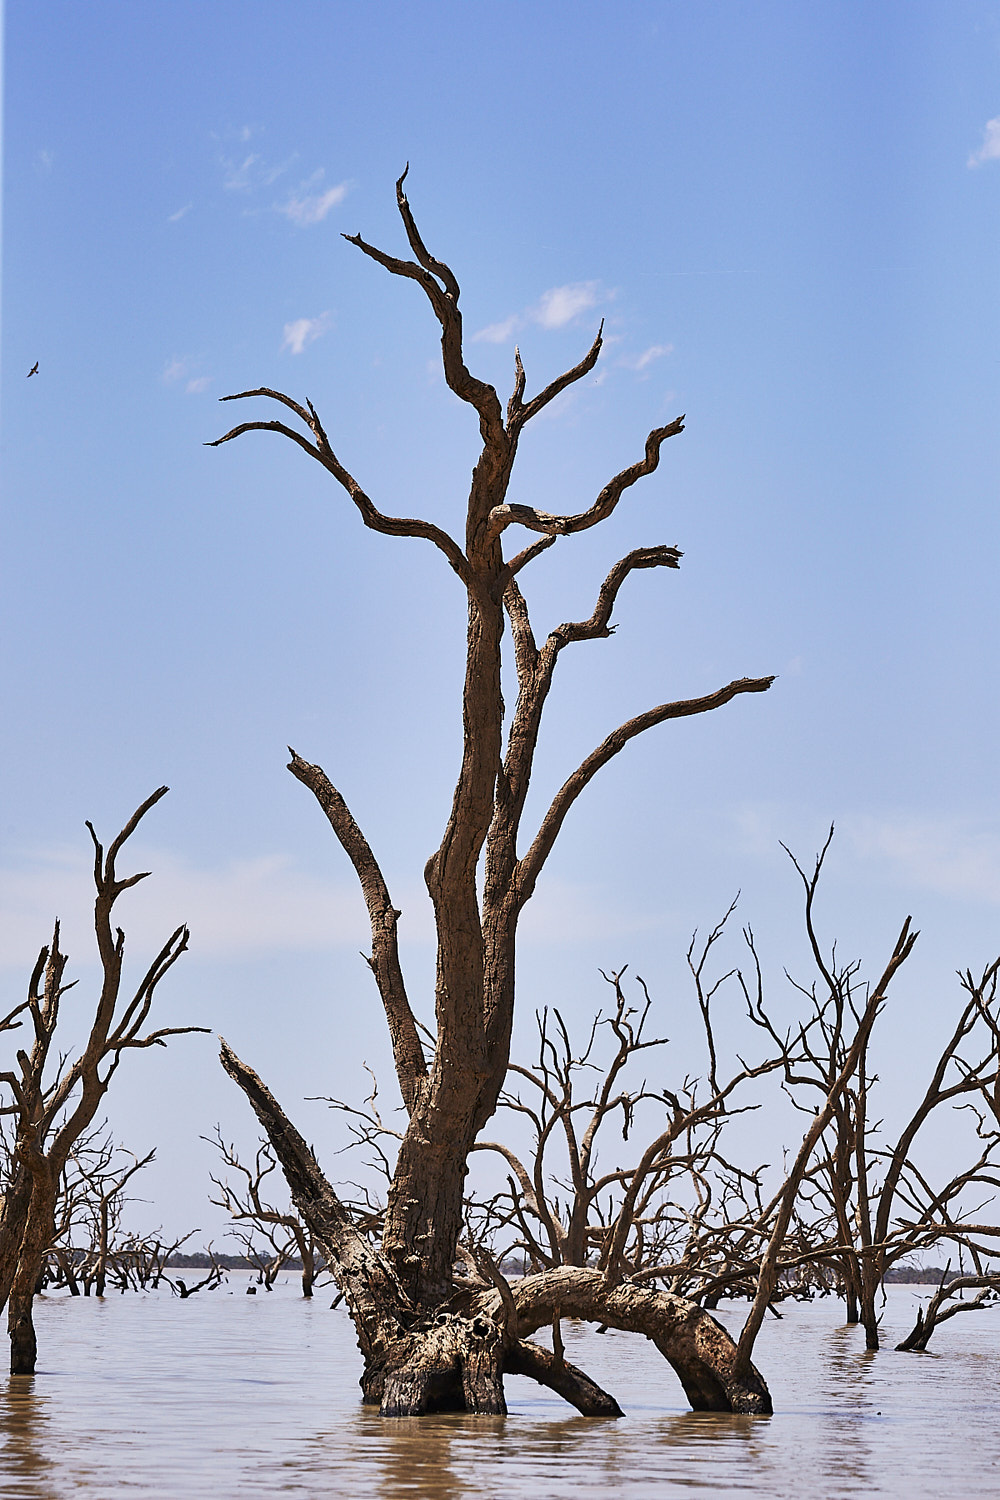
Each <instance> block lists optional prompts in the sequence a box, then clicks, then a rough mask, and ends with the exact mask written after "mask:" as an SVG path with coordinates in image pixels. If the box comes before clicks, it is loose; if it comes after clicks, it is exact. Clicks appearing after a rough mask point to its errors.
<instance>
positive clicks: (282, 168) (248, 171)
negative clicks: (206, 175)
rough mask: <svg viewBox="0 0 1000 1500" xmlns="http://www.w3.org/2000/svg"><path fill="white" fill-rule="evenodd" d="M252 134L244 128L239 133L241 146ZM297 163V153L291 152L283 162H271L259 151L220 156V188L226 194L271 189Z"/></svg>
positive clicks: (247, 128) (246, 127)
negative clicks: (223, 189) (221, 174)
mask: <svg viewBox="0 0 1000 1500" xmlns="http://www.w3.org/2000/svg"><path fill="white" fill-rule="evenodd" d="M251 134H252V132H250V129H249V126H245V127H244V129H243V131H241V132H240V133H239V141H240V144H241V145H244V144H246V143H247V142H248V141H249V139H250V135H251ZM296 161H298V152H297V151H293V152H292V154H291V156H288V157H286V159H285V160H284V161H281V162H272V161H268V159H267V157H266V156H265V155H264V154H263V153H262V152H260V151H248V152H246V153H245V154H241V155H239V156H236V157H231V156H227V155H224V154H220V156H219V162H220V164H221V166H222V173H223V176H222V186H223V187H224V188H225V190H226V192H227V193H247V194H249V193H255V192H259V191H260V190H261V189H262V188H269V187H273V186H274V184H275V183H276V182H277V180H278V178H279V177H283V176H284V174H285V173H286V172H287V171H288V170H289V169H290V168H291V167H292V166H294V164H295V162H296Z"/></svg>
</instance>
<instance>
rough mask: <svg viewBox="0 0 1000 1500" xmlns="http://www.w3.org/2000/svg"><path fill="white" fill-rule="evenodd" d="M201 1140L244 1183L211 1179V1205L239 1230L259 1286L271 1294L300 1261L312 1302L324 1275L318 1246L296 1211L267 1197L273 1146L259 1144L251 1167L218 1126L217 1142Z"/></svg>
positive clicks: (236, 1233) (237, 1235) (304, 1285)
mask: <svg viewBox="0 0 1000 1500" xmlns="http://www.w3.org/2000/svg"><path fill="white" fill-rule="evenodd" d="M202 1140H204V1141H208V1143H209V1145H211V1146H214V1147H215V1148H216V1150H217V1151H218V1153H219V1155H220V1156H221V1157H222V1161H223V1165H224V1166H225V1167H228V1169H229V1171H230V1172H232V1173H235V1175H236V1177H237V1179H238V1180H239V1179H242V1181H240V1185H239V1186H238V1187H234V1186H233V1184H232V1182H231V1181H230V1180H229V1178H228V1177H215V1176H213V1177H212V1179H211V1181H212V1185H213V1187H214V1188H215V1189H216V1195H217V1196H215V1197H212V1198H210V1200H209V1201H210V1202H212V1203H214V1204H215V1206H216V1207H217V1208H224V1209H225V1210H226V1212H227V1213H228V1214H229V1216H230V1217H231V1218H232V1220H233V1222H234V1224H235V1225H236V1226H237V1227H236V1228H235V1229H233V1230H232V1231H231V1235H232V1237H233V1238H235V1239H236V1240H238V1241H239V1243H240V1245H241V1246H242V1247H243V1253H244V1255H245V1256H246V1258H247V1261H248V1262H249V1264H250V1265H251V1266H255V1267H256V1269H257V1271H258V1273H259V1280H260V1283H261V1285H263V1286H264V1288H265V1290H266V1291H270V1290H271V1287H272V1286H273V1285H274V1281H275V1278H276V1277H277V1276H278V1275H279V1273H280V1272H281V1271H282V1269H283V1268H284V1267H285V1266H286V1265H288V1263H289V1261H292V1260H294V1259H295V1258H296V1257H298V1260H299V1263H300V1265H301V1267H302V1295H303V1297H311V1296H312V1294H313V1287H314V1286H315V1284H316V1278H317V1276H318V1275H319V1274H320V1272H321V1271H322V1269H323V1260H322V1256H321V1255H317V1246H316V1241H315V1239H314V1237H313V1234H312V1231H311V1230H310V1228H309V1226H308V1224H306V1223H305V1222H304V1221H303V1220H302V1219H301V1218H300V1217H299V1215H298V1214H297V1213H295V1212H294V1211H293V1210H291V1209H288V1208H278V1207H276V1206H275V1204H273V1203H271V1202H269V1201H268V1199H267V1197H265V1192H266V1183H267V1179H268V1178H269V1177H270V1176H271V1175H272V1174H273V1173H274V1172H275V1171H276V1170H277V1167H278V1163H277V1161H276V1160H275V1158H274V1155H273V1153H272V1151H271V1148H270V1145H269V1143H268V1142H267V1141H266V1140H263V1141H261V1142H260V1144H259V1145H258V1147H257V1151H256V1154H255V1156H254V1162H253V1166H252V1167H248V1166H247V1165H246V1164H245V1163H244V1162H242V1161H241V1160H240V1156H239V1152H238V1151H237V1149H236V1147H235V1146H234V1145H233V1143H232V1142H231V1141H226V1139H225V1137H224V1136H223V1134H222V1129H221V1127H220V1126H218V1125H216V1127H215V1134H214V1136H207V1135H206V1136H202Z"/></svg>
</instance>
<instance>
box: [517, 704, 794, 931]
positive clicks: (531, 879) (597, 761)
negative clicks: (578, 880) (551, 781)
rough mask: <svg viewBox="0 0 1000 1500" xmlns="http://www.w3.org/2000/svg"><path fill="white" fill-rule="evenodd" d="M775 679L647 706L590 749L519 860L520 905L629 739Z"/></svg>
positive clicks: (532, 888) (710, 708)
mask: <svg viewBox="0 0 1000 1500" xmlns="http://www.w3.org/2000/svg"><path fill="white" fill-rule="evenodd" d="M773 681H774V678H773V677H740V678H738V679H737V680H736V681H735V682H730V683H728V684H727V686H726V687H724V688H719V689H718V691H717V692H715V693H708V694H707V695H706V696H705V697H704V698H688V699H683V700H681V701H680V702H678V703H661V704H660V706H659V707H658V708H651V709H648V710H647V711H646V713H644V714H639V715H637V717H636V718H634V719H629V720H628V721H627V723H625V724H622V725H621V726H620V727H619V728H618V729H615V730H613V731H612V733H611V734H609V735H608V737H607V739H605V740H603V741H602V743H601V744H600V745H598V747H597V749H596V750H593V751H591V753H590V755H588V756H587V759H586V760H585V761H583V762H582V764H581V765H580V766H578V767H577V769H576V770H575V771H574V772H573V774H572V776H570V777H569V779H568V780H567V781H565V782H563V785H562V786H561V787H560V789H559V791H558V792H557V793H556V795H555V797H554V798H553V800H552V803H551V805H550V807H549V810H548V812H547V813H546V814H545V817H544V818H543V820H542V825H541V827H540V828H539V830H538V833H537V834H536V835H535V840H534V842H533V844H532V845H531V848H530V849H529V850H528V852H527V854H525V855H524V857H523V858H522V859H521V860H520V861H519V862H518V868H517V889H518V902H519V905H521V906H523V905H524V903H525V902H526V901H527V900H528V899H529V897H530V896H531V894H532V892H533V891H534V889H535V882H536V881H537V879H538V876H539V873H540V871H541V868H542V866H543V865H544V863H545V861H546V859H547V858H548V856H549V852H550V851H551V849H552V845H553V844H554V843H555V841H556V836H557V835H558V833H559V830H560V828H561V827H562V825H563V821H564V819H565V817H566V814H567V813H568V812H569V810H570V808H571V807H572V805H573V803H574V802H575V801H576V799H577V797H579V795H580V793H581V792H582V791H583V789H584V787H585V786H586V785H587V784H588V782H590V781H592V780H593V778H594V777H595V776H596V775H597V772H598V771H599V770H600V769H601V767H602V766H605V765H607V763H608V761H609V760H611V759H613V757H614V756H616V755H617V754H618V752H619V751H620V750H622V749H624V747H625V746H626V745H627V744H628V742H629V740H633V739H635V737H636V735H639V734H642V733H643V732H644V731H645V730H647V729H652V728H654V726H655V725H657V724H663V723H665V722H666V720H667V719H684V718H689V717H690V716H692V715H694V714H703V713H709V712H711V710H712V709H715V708H721V707H722V706H723V704H726V703H729V702H731V701H732V699H733V698H736V697H738V696H739V695H740V694H742V693H766V692H767V690H768V688H769V687H770V686H771V684H772V682H773Z"/></svg>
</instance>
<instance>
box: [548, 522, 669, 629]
mask: <svg viewBox="0 0 1000 1500" xmlns="http://www.w3.org/2000/svg"><path fill="white" fill-rule="evenodd" d="M683 556H684V554H683V552H680V551H678V549H677V548H676V547H636V549H635V550H634V551H633V552H629V553H628V554H627V556H625V557H623V558H621V560H620V561H619V562H616V563H615V565H614V567H613V568H612V569H611V571H610V573H609V574H608V576H607V578H605V580H604V582H603V583H602V584H601V587H600V591H599V593H598V595H597V603H596V604H595V605H594V612H593V614H592V615H591V616H590V619H589V620H581V621H579V622H578V623H576V624H567V625H557V626H556V628H555V630H553V631H552V634H551V635H550V636H549V640H550V641H551V642H552V643H553V645H554V647H555V649H556V650H557V651H560V650H562V648H563V646H566V645H568V644H569V642H570V641H589V640H594V639H596V638H597V637H598V636H609V635H611V634H613V632H614V628H615V627H614V626H613V625H609V624H608V621H609V620H610V618H611V611H612V610H613V609H614V607H615V600H616V599H617V598H618V591H619V589H620V588H621V586H622V584H623V583H624V582H625V580H626V578H627V577H628V575H629V574H630V573H633V572H635V571H637V570H638V569H640V568H679V567H680V565H681V558H682V557H683Z"/></svg>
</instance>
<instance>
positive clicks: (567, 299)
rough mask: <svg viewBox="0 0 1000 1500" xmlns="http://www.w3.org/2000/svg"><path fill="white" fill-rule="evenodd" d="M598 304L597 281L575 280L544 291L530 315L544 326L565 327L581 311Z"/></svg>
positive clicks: (534, 320)
mask: <svg viewBox="0 0 1000 1500" xmlns="http://www.w3.org/2000/svg"><path fill="white" fill-rule="evenodd" d="M596 305H597V282H596V281H574V282H570V283H569V284H568V285H566V286H554V287H552V288H550V290H549V291H547V292H543V293H542V295H541V297H540V298H539V299H538V305H537V306H536V307H534V308H533V309H532V310H531V312H530V313H529V314H528V316H529V317H530V318H531V319H532V321H533V322H535V323H539V324H541V326H542V327H543V328H565V326H566V324H567V323H571V322H572V321H573V319H574V318H576V317H579V315H580V313H582V312H586V311H587V309H588V308H590V307H596Z"/></svg>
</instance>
